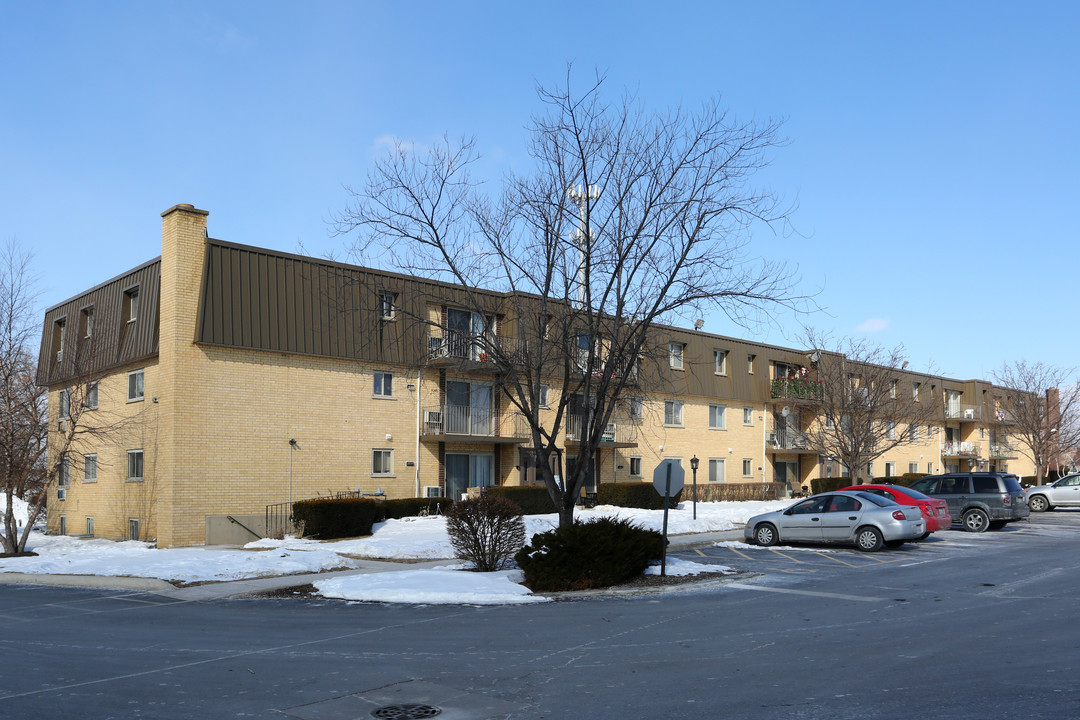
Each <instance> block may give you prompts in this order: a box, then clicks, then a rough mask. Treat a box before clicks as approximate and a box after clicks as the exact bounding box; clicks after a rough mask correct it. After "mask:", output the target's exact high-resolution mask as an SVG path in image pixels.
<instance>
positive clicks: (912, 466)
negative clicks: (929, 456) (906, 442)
mask: <svg viewBox="0 0 1080 720" xmlns="http://www.w3.org/2000/svg"><path fill="white" fill-rule="evenodd" d="M907 471H908V472H909V473H917V472H919V463H917V462H909V463H908V464H907Z"/></svg>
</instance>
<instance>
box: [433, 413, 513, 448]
mask: <svg viewBox="0 0 1080 720" xmlns="http://www.w3.org/2000/svg"><path fill="white" fill-rule="evenodd" d="M423 413H424V415H423V418H422V422H421V424H420V435H421V437H422V438H423V439H424V440H428V441H441V442H469V441H481V442H490V443H495V444H513V443H521V442H525V441H526V440H528V439H529V436H530V434H529V425H528V423H527V422H525V416H524V415H522V414H521V413H519V412H504V413H496V412H495V411H493V410H492V409H491V408H490V407H479V406H472V405H431V406H428V407H425V408H424V409H423Z"/></svg>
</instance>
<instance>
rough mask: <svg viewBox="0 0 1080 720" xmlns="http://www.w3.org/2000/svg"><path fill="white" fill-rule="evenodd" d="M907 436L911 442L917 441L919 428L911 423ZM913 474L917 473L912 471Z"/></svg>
mask: <svg viewBox="0 0 1080 720" xmlns="http://www.w3.org/2000/svg"><path fill="white" fill-rule="evenodd" d="M908 434H909V435H910V436H911V442H916V441H918V439H919V426H918V425H916V424H915V423H911V425H909V426H908ZM913 472H917V471H913Z"/></svg>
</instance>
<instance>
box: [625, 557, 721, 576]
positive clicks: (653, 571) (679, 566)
mask: <svg viewBox="0 0 1080 720" xmlns="http://www.w3.org/2000/svg"><path fill="white" fill-rule="evenodd" d="M714 572H719V573H724V574H730V573H734V572H735V571H734V570H732V569H731V568H729V567H728V566H727V565H706V564H704V563H696V562H694V561H692V560H683V559H682V558H668V559H667V567H666V568H665V569H664V574H666V575H680V576H681V575H700V574H701V573H714ZM645 574H646V575H659V574H660V563H656V564H655V565H650V566H649V567H648V568H646V570H645Z"/></svg>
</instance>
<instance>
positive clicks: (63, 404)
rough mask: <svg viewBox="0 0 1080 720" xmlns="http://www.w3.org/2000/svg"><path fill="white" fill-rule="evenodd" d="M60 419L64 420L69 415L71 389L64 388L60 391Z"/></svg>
mask: <svg viewBox="0 0 1080 720" xmlns="http://www.w3.org/2000/svg"><path fill="white" fill-rule="evenodd" d="M59 398H60V419H61V420H66V419H67V418H69V417H71V390H68V389H67V388H64V389H63V390H61V391H60V396H59Z"/></svg>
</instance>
